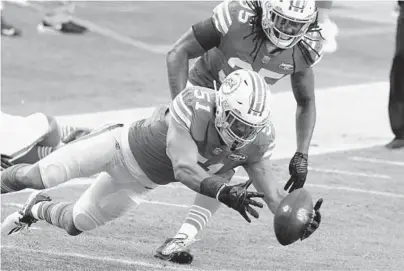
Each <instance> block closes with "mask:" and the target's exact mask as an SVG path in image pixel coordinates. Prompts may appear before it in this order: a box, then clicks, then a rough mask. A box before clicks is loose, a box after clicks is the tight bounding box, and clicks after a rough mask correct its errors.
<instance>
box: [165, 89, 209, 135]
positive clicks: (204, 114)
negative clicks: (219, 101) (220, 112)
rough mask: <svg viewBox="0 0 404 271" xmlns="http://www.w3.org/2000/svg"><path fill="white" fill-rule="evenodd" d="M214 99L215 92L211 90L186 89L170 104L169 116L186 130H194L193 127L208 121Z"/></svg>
mask: <svg viewBox="0 0 404 271" xmlns="http://www.w3.org/2000/svg"><path fill="white" fill-rule="evenodd" d="M215 97H216V96H215V91H214V90H212V89H208V88H203V87H197V86H192V87H188V88H186V89H184V90H183V91H182V92H181V93H180V94H178V95H177V97H175V99H174V100H173V101H172V102H171V105H170V114H171V116H172V117H173V119H174V120H175V121H176V122H178V123H179V124H180V125H182V126H183V127H185V128H186V129H187V130H189V131H191V130H194V129H193V127H194V126H198V125H202V123H201V122H203V123H205V122H208V121H209V119H210V117H211V116H212V114H213V113H214V112H213V111H214V104H215ZM202 126H204V125H202Z"/></svg>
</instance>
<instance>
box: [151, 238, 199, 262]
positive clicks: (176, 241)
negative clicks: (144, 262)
mask: <svg viewBox="0 0 404 271" xmlns="http://www.w3.org/2000/svg"><path fill="white" fill-rule="evenodd" d="M193 242H194V240H193V239H189V238H188V237H185V238H168V239H167V240H166V241H165V242H164V244H163V245H161V246H160V247H159V248H158V249H157V250H156V254H154V257H156V258H159V259H161V260H164V261H170V262H173V263H178V264H190V263H192V261H193V259H194V256H193V255H192V254H191V252H190V250H189V249H188V248H187V247H188V246H189V245H190V244H191V243H193Z"/></svg>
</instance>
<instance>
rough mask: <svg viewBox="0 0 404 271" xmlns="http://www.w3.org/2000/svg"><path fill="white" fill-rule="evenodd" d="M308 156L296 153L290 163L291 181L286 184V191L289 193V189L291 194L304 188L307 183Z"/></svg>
mask: <svg viewBox="0 0 404 271" xmlns="http://www.w3.org/2000/svg"><path fill="white" fill-rule="evenodd" d="M308 158H309V157H308V155H307V154H303V153H301V152H296V153H295V155H294V156H293V158H292V159H291V160H290V163H289V174H290V179H289V181H288V182H287V183H286V185H285V187H284V189H285V190H286V191H287V190H288V189H289V188H290V189H289V193H291V192H293V191H294V190H296V189H299V188H302V187H303V185H304V183H305V182H306V177H307V166H308V162H307V160H308Z"/></svg>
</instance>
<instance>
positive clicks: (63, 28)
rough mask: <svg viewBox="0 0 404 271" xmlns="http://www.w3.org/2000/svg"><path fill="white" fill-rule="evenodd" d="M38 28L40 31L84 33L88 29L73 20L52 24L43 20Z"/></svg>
mask: <svg viewBox="0 0 404 271" xmlns="http://www.w3.org/2000/svg"><path fill="white" fill-rule="evenodd" d="M37 30H38V32H40V33H59V34H83V33H85V32H86V31H87V28H86V27H84V26H81V25H79V24H77V23H75V22H73V21H68V22H65V23H59V24H51V23H48V22H46V21H45V20H43V21H42V22H41V23H40V24H38V26H37Z"/></svg>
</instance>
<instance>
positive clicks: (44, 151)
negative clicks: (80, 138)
mask: <svg viewBox="0 0 404 271" xmlns="http://www.w3.org/2000/svg"><path fill="white" fill-rule="evenodd" d="M62 138H63V137H62ZM56 149H57V148H56V147H47V146H38V149H37V151H38V153H37V154H38V158H39V160H40V159H42V158H44V157H45V156H48V155H49V154H50V153H51V152H53V151H54V150H56Z"/></svg>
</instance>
